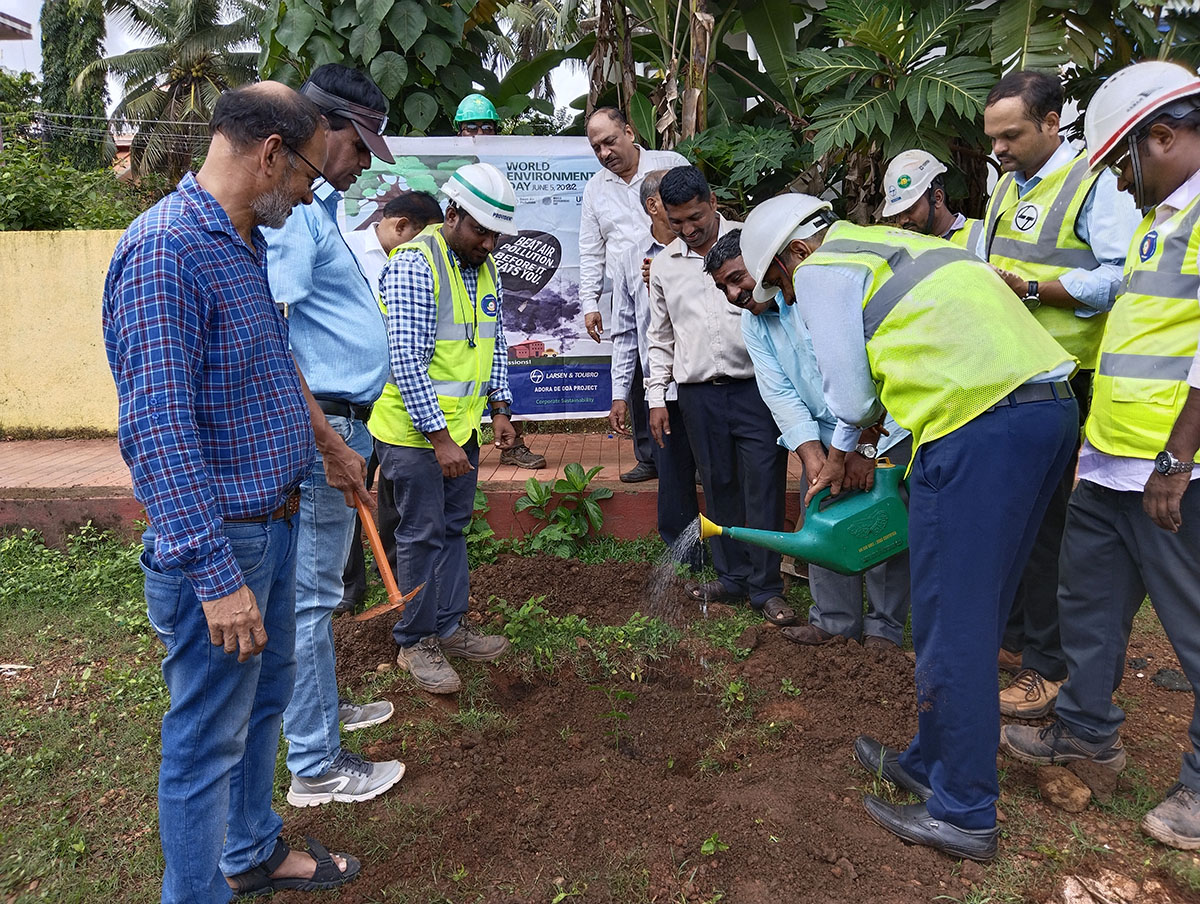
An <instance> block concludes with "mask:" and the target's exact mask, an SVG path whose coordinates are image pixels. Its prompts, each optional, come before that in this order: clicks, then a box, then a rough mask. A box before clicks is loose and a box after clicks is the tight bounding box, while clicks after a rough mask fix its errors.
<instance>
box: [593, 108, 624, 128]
mask: <svg viewBox="0 0 1200 904" xmlns="http://www.w3.org/2000/svg"><path fill="white" fill-rule="evenodd" d="M597 113H603V114H604V115H605V116H607V117H608V118H609V119H611V120H612V121H613V122H615V123H616V124H617V125H619V126H620V127H621V128H625V126H627V125H629V117H627V116H626V115H625V114H624V112H622V110H621V108H620V107H597V108H596V109H595V110H593V111H592V114H591V116H589V117H588V118H587V121H588V122H591V121H592V116H595V115H596V114H597Z"/></svg>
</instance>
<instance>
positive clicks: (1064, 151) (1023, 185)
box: [1013, 138, 1079, 195]
mask: <svg viewBox="0 0 1200 904" xmlns="http://www.w3.org/2000/svg"><path fill="white" fill-rule="evenodd" d="M1078 156H1079V151H1077V150H1075V148H1073V147H1072V146H1071V144H1070V142H1068V141H1067V140H1066V139H1065V138H1064V139H1061V140H1060V141H1059V144H1058V149H1057V150H1056V151H1055V152H1054V153H1053V154H1051V155H1050V159H1049V160H1047V161H1046V162H1045V163H1043V164H1042V168H1041V169H1040V170H1038V171H1037V172H1036V173H1034V174H1033V175H1032V176H1031V177H1030V178H1028V179H1026V178H1024V175H1025V174H1024V173H1013V176H1014V177H1015V179H1016V182H1017V194H1018V195H1023V194H1025V192H1027V191H1029V189H1031V188H1033V187H1034V186H1035V185H1037V184H1038V183H1039V182H1041V181H1042V180H1043V179H1045V178H1046V177H1047V176H1049V175H1050V174H1051V173H1052V172H1054V171H1055V170H1056V169H1058V168H1059V167H1060V166H1066V165H1067V164H1068V163H1070V162H1071V161H1072V160H1074V159H1075V158H1076V157H1078Z"/></svg>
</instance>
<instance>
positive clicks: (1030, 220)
mask: <svg viewBox="0 0 1200 904" xmlns="http://www.w3.org/2000/svg"><path fill="white" fill-rule="evenodd" d="M1062 103H1063V92H1062V85H1061V84H1060V83H1059V81H1058V79H1057V78H1056V77H1054V76H1050V75H1046V74H1044V73H1040V72H1013V73H1010V74H1009V75H1006V76H1005V77H1004V78H1002V79H1001V80H1000V81H999V82H997V83H996V85H995V87H993V88H992V90H991V93H989V94H988V97H987V102H986V105H985V107H984V111H983V128H984V131H985V132H986V133H987V135H988V137H989V138H991V140H992V151H993V153H994V154H995V155H996V159H997V160H999V161H1000V168H1001V170H1003V172H1004V175H1002V176H1001V178H1000V181H999V182H998V183H997V185H996V189H995V191H994V192H993V193H992V197H991V199H990V200H989V202H988V206H987V211H986V213H985V215H984V235H983V243H982V246H981V248H979V249H978V253H979V256H980V257H982V258H983V259H984V260H986V261H988V262H989V263H991V264H992V265H993V266H995V267H996V268H997V269H998V270H999V271H1000V275H1001V276H1003V277H1004V281H1005V282H1006V283H1008V286H1009V288H1010V289H1011V290H1012V293H1013V301H1014V302H1018V301H1023V302H1024V303H1025V305H1026V306H1027V307H1028V308H1029V309H1030V310H1031V311H1033V316H1034V317H1036V318H1037V319H1038V321H1039V322H1040V323H1041V324H1042V326H1044V327H1045V328H1046V329H1047V330H1048V331H1049V332H1050V335H1051V336H1053V337H1054V338H1055V339H1057V340H1058V342H1059V344H1060V345H1062V347H1063V348H1065V349H1066V350H1067V351H1068V352H1070V353H1071V354H1072V355H1074V356H1075V357H1076V358H1078V359H1079V367H1080V370H1079V372H1078V373H1077V374H1076V375H1075V377H1074V378H1073V382H1072V384H1071V385H1072V388H1073V389H1074V391H1075V397H1076V399H1078V401H1079V408H1080V416H1081V418H1082V417H1084V416H1086V414H1087V406H1088V399H1089V396H1090V395H1091V382H1092V372H1093V370H1094V369H1095V367H1096V352H1097V349H1098V348H1099V344H1100V334H1101V332H1102V331H1103V329H1104V321H1105V317H1106V312H1107V311H1108V309H1109V308H1111V307H1112V303H1113V299H1115V298H1116V295H1117V286H1118V285H1119V284H1120V280H1121V267H1122V266H1123V265H1124V262H1125V251H1126V249H1127V248H1128V247H1129V238H1130V236H1132V235H1133V230H1134V229H1135V228H1137V222H1138V219H1139V214H1138V212H1137V210H1136V209H1135V208H1134V206H1133V204H1132V203H1131V202H1130V200H1129V198H1128V197H1126V196H1125V195H1122V194H1121V192H1119V191H1118V190H1117V184H1116V179H1115V178H1114V177H1113V176H1112V174H1111V173H1107V172H1104V173H1095V172H1091V171H1089V169H1088V165H1087V158H1086V155H1085V154H1083V153H1080V152H1079V151H1078V150H1076V149H1075V148H1073V147H1072V146H1071V145H1070V144H1068V143H1067V142H1066V141H1064V140H1063V138H1062V137H1061V135H1060V134H1059V117H1060V115H1061V114H1062ZM1076 454H1078V442H1077V443H1076ZM1074 476H1075V458H1074V457H1072V458H1071V459H1070V460H1069V461H1068V462H1067V466H1066V467H1065V468H1064V469H1063V473H1062V475H1061V477H1062V480H1061V482H1060V483H1059V486H1058V490H1057V492H1056V493H1055V494H1054V496H1053V498H1052V499H1051V500H1050V505H1049V507H1048V508H1047V509H1046V519H1045V521H1044V522H1043V523H1042V527H1041V531H1040V532H1039V534H1038V538H1037V542H1035V543H1034V546H1033V552H1032V553H1031V554H1030V557H1029V564H1028V565H1027V566H1026V569H1025V574H1024V575H1023V576H1022V579H1021V583H1020V585H1019V586H1018V589H1017V596H1016V599H1015V601H1014V602H1013V611H1012V614H1011V615H1010V617H1009V621H1008V628H1007V630H1006V631H1005V635H1004V643H1003V645H1002V648H1003V651H1004V652H1002V653H1001V656H1000V660H1001V665H1002V667H1003V668H1005V669H1007V670H1009V671H1012V672H1015V673H1016V678H1015V679H1014V680H1013V682H1012V684H1011V685H1010V686H1009V687H1007V688H1005V690H1004V691H1003V692H1002V693H1001V695H1000V711H1001V712H1002V713H1003V714H1005V715H1007V716H1014V717H1016V718H1022V719H1036V718H1040V717H1042V716H1044V715H1045V714H1046V713H1047V712H1049V711H1050V709H1051V707H1052V706H1053V705H1054V697H1055V695H1056V694H1057V693H1058V688H1059V686H1060V685H1061V684H1062V680H1063V679H1064V678H1066V677H1067V664H1066V662H1065V661H1064V659H1063V654H1062V645H1061V644H1060V642H1059V637H1058V606H1057V603H1056V602H1055V592H1056V590H1057V588H1058V553H1059V549H1060V547H1061V545H1062V531H1063V522H1064V520H1065V519H1066V510H1067V499H1068V497H1069V496H1070V494H1071V485H1072V483H1073V481H1074Z"/></svg>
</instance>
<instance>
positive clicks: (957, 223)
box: [942, 213, 967, 239]
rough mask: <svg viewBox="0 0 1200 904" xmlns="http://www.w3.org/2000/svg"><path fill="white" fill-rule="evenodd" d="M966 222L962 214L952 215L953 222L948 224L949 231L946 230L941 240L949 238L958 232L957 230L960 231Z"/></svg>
mask: <svg viewBox="0 0 1200 904" xmlns="http://www.w3.org/2000/svg"><path fill="white" fill-rule="evenodd" d="M966 222H967V218H966V217H965V216H964V215H963V214H961V213H956V214H955V215H954V222H953V223H951V224H950V228H949V229H947V230H946V231H945V232H943V233H942V238H944V239H948V238H950V236H952V235H954V233H956V232H958V230H960V229H962V228H963V225H964V224H965V223H966Z"/></svg>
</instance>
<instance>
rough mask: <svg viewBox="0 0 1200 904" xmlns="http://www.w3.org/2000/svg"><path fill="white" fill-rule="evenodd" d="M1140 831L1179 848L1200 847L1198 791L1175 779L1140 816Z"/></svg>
mask: <svg viewBox="0 0 1200 904" xmlns="http://www.w3.org/2000/svg"><path fill="white" fill-rule="evenodd" d="M1142 831H1143V832H1145V833H1146V834H1147V835H1149V836H1150V837H1151V838H1156V839H1158V840H1159V841H1161V842H1162V843H1163V844H1166V845H1170V846H1171V847H1173V848H1179V850H1181V851H1196V850H1200V794H1197V793H1196V792H1195V791H1193V790H1192V789H1191V788H1189V787H1187V786H1186V785H1182V784H1180V783H1178V782H1176V783H1175V786H1174V787H1172V788H1171V790H1170V791H1168V792H1167V797H1166V800H1164V801H1163V802H1162V803H1161V804H1159V805H1158V806H1157V807H1155V808H1154V809H1153V810H1151V811H1150V812H1149V813H1147V814H1146V815H1145V816H1143V817H1142Z"/></svg>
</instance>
